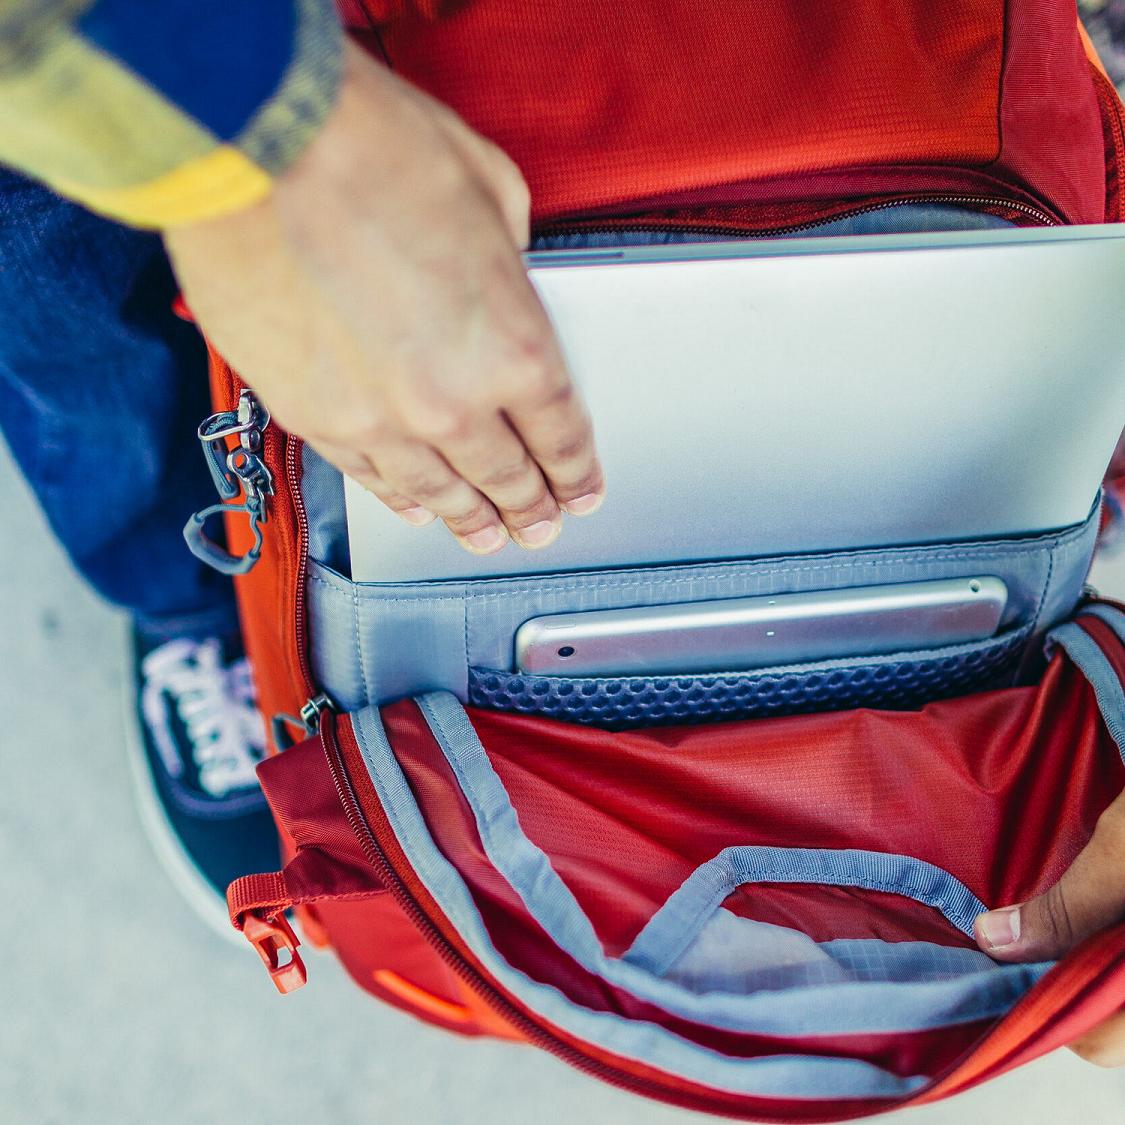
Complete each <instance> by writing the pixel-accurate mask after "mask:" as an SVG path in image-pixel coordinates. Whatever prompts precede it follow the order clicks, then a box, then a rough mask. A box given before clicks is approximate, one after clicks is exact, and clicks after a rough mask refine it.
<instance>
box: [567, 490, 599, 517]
mask: <svg viewBox="0 0 1125 1125" xmlns="http://www.w3.org/2000/svg"><path fill="white" fill-rule="evenodd" d="M604 503H605V493H604V492H587V493H585V494H583V495H582V496H575V497H574V499H573V500H567V501H565V502H562V503H560V504H559V507H560V508H562V510H563V511H564V512H566V513H567V515H570V516H592V515H593V514H594V513H595V512H596V511H597V510H598V509H599V508H600V507H601V506H602V505H603V504H604Z"/></svg>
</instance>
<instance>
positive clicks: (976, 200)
mask: <svg viewBox="0 0 1125 1125" xmlns="http://www.w3.org/2000/svg"><path fill="white" fill-rule="evenodd" d="M925 203H942V204H948V205H956V206H965V207H986V206H999V207H1005V208H1007V209H1009V210H1012V211H1018V212H1019V213H1020V214H1022V215H1026V216H1028V218H1031V219H1035V220H1036V222H1038V223H1040V224H1042V225H1043V226H1047V227H1054V226H1058V225H1059V223H1058V220H1057V219H1055V218H1053V217H1052V216H1051V215H1049V214H1047V212H1046V211H1043V210H1040V209H1039V208H1038V207H1033V206H1031V204H1030V203H1021V202H1019V201H1018V200H1012V199H1002V198H1000V197H998V196H986V195H926V196H916V197H912V198H907V199H884V200H881V201H880V202H878V203H865V204H864V205H863V206H861V207H853V208H851V209H850V210H847V211H839V212H837V213H836V214H834V215H829V216H827V217H826V218H823V219H815V220H812V221H810V222H806V223H794V224H791V225H790V226H779V227H738V225H737V224H733V225H731V226H698V227H697V226H688V225H685V226H683V227H681V228H677V227H675V225H671V226H647V227H646V226H645V225H644V224H643V223H642V224H640V225H638V226H635V227H634V226H628V224H627V221H625V222H622V223H603V224H592V225H587V224H585V223H581V224H573V225H570V226H567V225H565V224H562V225H558V226H556V225H547V226H545V227H544V228H543V230H542V231H541V232H540V233H541V234H542V235H565V234H616V233H618V232H619V231H621V230H622V229H627V230H635V231H641V232H646V233H653V234H659V233H660V232H662V231H668V230H677V229H682V230H685V231H691V232H694V233H696V234H712V235H723V234H743V235H753V236H757V237H762V238H769V237H770V236H772V235H778V234H790V233H794V232H797V231H805V230H816V229H817V228H818V227H825V226H829V225H830V224H831V223H836V222H840V221H842V220H843V219H851V218H855V217H856V216H857V215H868V214H871V213H872V212H875V211H889V210H891V209H892V208H895V207H908V206H911V205H913V204H925Z"/></svg>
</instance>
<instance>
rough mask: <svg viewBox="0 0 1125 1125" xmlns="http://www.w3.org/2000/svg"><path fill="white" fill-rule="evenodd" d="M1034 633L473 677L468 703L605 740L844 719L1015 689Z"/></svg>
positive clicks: (480, 671)
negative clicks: (736, 668) (579, 673)
mask: <svg viewBox="0 0 1125 1125" xmlns="http://www.w3.org/2000/svg"><path fill="white" fill-rule="evenodd" d="M1029 633H1030V629H1029V627H1027V626H1025V627H1023V628H1021V629H1018V630H1015V631H1012V632H1008V633H1004V634H1002V635H1001V636H999V637H989V638H988V639H987V640H983V641H973V642H971V643H969V644H963V645H951V646H948V647H946V648H940V649H928V650H925V651H921V652H911V653H894V654H891V655H888V656H879V657H864V658H863V659H861V660H856V659H851V660H823V661H818V662H816V663H813V664H795V665H787V666H785V667H776V668H764V669H754V670H752V671H747V672H729V673H724V672H712V673H708V674H705V675H692V676H610V677H605V676H599V677H596V678H593V677H591V678H584V677H564V676H534V675H526V674H524V673H520V672H503V671H497V670H493V669H487V668H470V669H469V702H470V703H471V704H472V705H473V706H475V707H487V708H489V709H491V710H495V711H516V712H520V713H522V714H528V715H545V716H547V717H549V718H554V719H562V720H565V721H568V722H577V723H587V724H589V725H591V726H598V727H604V728H605V729H607V730H625V729H627V728H629V727H649V726H658V725H661V724H672V723H675V724H686V723H702V722H712V721H715V720H718V719H752V718H764V717H767V716H778V715H797V714H802V713H809V712H816V711H842V710H848V709H850V708H855V707H879V708H883V709H886V710H900V711H901V710H911V709H913V708H916V707H921V706H922V705H923V704H926V703H930V702H933V701H934V700H938V699H949V698H951V697H953V696H957V695H965V694H968V693H969V692H974V691H987V690H990V689H992V688H999V687H1006V686H1008V685H1009V684H1011V683H1013V682H1014V680H1015V677H1016V673H1017V671H1018V669H1019V666H1020V663H1021V661H1022V658H1023V656H1024V650H1025V647H1026V644H1027V640H1028V637H1029Z"/></svg>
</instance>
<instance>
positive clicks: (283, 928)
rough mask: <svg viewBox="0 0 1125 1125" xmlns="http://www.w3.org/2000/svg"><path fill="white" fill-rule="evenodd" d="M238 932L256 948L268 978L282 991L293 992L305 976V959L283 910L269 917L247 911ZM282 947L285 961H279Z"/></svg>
mask: <svg viewBox="0 0 1125 1125" xmlns="http://www.w3.org/2000/svg"><path fill="white" fill-rule="evenodd" d="M242 932H243V933H244V934H245V935H246V940H247V941H248V942H250V944H251V945H252V946H253V947H254V948H255V949H256V950H257V951H258V956H259V957H261V959H262V963H263V964H264V965H265V966H266V971H267V972H268V973H269V975H270V980H272V981H273V983H274V987H275V988H276V989H277V991H278V992H280V993H281V994H282V995H285V994H286V993H289V992H295V991H296V990H297V989H298V988H300V987H301V985H303V984H304V983H305V982H306V981H307V980H308V979H309V977H308V973H307V972H306V971H305V963H304V961H302V960H301V955H300V954H299V953H298V952H297V946H299V945H300V944H301V942H300V940H299V939H298V937H297V935H296V934H295V933H294V932H293V927H292V926H290V925H289V923H288V921H287V920H286V918H285V915H284V914H279V915H278V916H277V917H276V918H273V919H270V918H263V917H262V916H261V915H260V914H257V913H254V912H253V911H251V912H248V913H247V914H246V915H245V917H244V919H243V923H242ZM283 951H286V952H288V953H289V959H288V960H287V961H285V962H282V961H281V955H282V952H283Z"/></svg>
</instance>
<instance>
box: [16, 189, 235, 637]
mask: <svg viewBox="0 0 1125 1125" xmlns="http://www.w3.org/2000/svg"><path fill="white" fill-rule="evenodd" d="M175 294H176V282H175V280H174V278H173V276H172V272H171V269H170V268H169V266H168V261H167V258H166V257H165V255H164V249H163V246H162V244H161V241H160V239H159V237H158V236H156V235H154V234H146V233H142V232H138V231H133V230H129V229H127V228H125V227H121V226H118V225H117V224H115V223H111V222H109V221H107V220H105V219H101V218H97V217H95V216H93V215H91V214H89V213H88V212H86V211H84V210H82V209H81V208H79V207H77V206H75V205H73V204H71V203H68V202H66V201H64V200H62V199H60V198H58V197H57V196H56V195H54V194H52V193H51V192H49V191H48V190H47V189H46V188H43V187H40V186H39V185H37V184H33V183H30V182H28V181H27V180H24V179H22V178H21V177H19V176H17V175H15V174H14V173H11V172H8V171H6V170H3V169H0V431H2V432H3V434H4V436H5V437H6V438H7V441H8V444H9V446H10V447H11V450H12V453H13V455H14V457H15V460H16V462H17V464H18V465H19V466H20V469H21V470H22V471H23V474H24V475H25V476H26V478H27V480H28V483H29V484H30V485H31V488H32V491H33V492H34V493H35V495H36V497H37V498H38V500H39V503H40V505H41V507H42V509H43V511H44V513H45V515H46V517H47V520H48V522H49V523H50V525H51V528H52V530H53V531H54V533H55V535H56V536H57V537H58V540H59V542H60V543H61V544H62V546H63V547H64V548H65V549H66V552H67V554H68V555H69V556H70V558H71V559H72V560H73V562H74V565H75V566H76V567H77V569H78V570H79V571H80V572H81V574H82V575H83V577H85V578H86V580H87V581H88V582H89V583H90V585H92V586H93V587H94V588H95V589H96V590H98V591H99V592H100V593H101V594H102V595H103V596H104V597H106V598H108V599H109V600H110V601H111V602H114V603H116V604H117V605H119V606H122V607H124V608H125V609H127V610H128V611H129V612H130V613H132V614H133V616H134V617H135V618H136V619H137V622H138V625H139V626H140V627H141V628H142V630H143V631H144V632H145V633H146V634H147V635H149V636H150V637H152V638H153V639H160V638H162V637H171V636H184V635H187V636H198V637H202V636H207V635H209V634H213V633H227V632H229V631H230V630H231V629H232V628H234V627H235V622H236V615H235V609H234V601H233V592H232V589H231V585H230V581H229V579H226V578H223V577H221V576H220V575H218V574H216V573H214V572H213V571H211V570H209V569H208V568H206V567H204V566H203V565H201V564H200V563H198V562H197V561H196V560H195V558H194V557H193V556H192V555H191V554H190V553H189V551H188V550H187V547H186V546H185V544H184V541H183V537H182V535H181V528H182V527H183V525H184V523H185V521H186V520H187V518H188V516H189V515H190V514H191V513H192V512H193V511H195V510H196V509H198V508H202V507H205V506H206V505H207V504H210V503H214V502H215V500H216V499H217V497H216V495H215V488H214V485H213V484H212V483H211V478H210V476H209V474H208V472H207V469H206V466H205V464H204V461H203V457H202V452H201V450H200V446H199V442H198V441H197V440H196V439H195V428H196V426H197V425H198V424H199V422H200V421H201V420H202V419H203V417H204V416H205V415H207V414H208V413H210V405H209V395H208V387H207V363H206V353H205V350H204V347H203V344H202V341H201V339H200V336H199V333H198V332H197V331H196V330H195V328H194V327H193V326H192V325H189V324H185V323H184V322H183V321H181V320H179V319H178V318H177V317H176V316H174V315H173V313H172V311H171V302H172V299H173V298H174V296H175ZM5 539H7V537H6V536H5V535H4V534H3V532H0V542H4V541H5ZM7 542H8V543H9V544H10V543H11V540H10V539H7Z"/></svg>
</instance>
